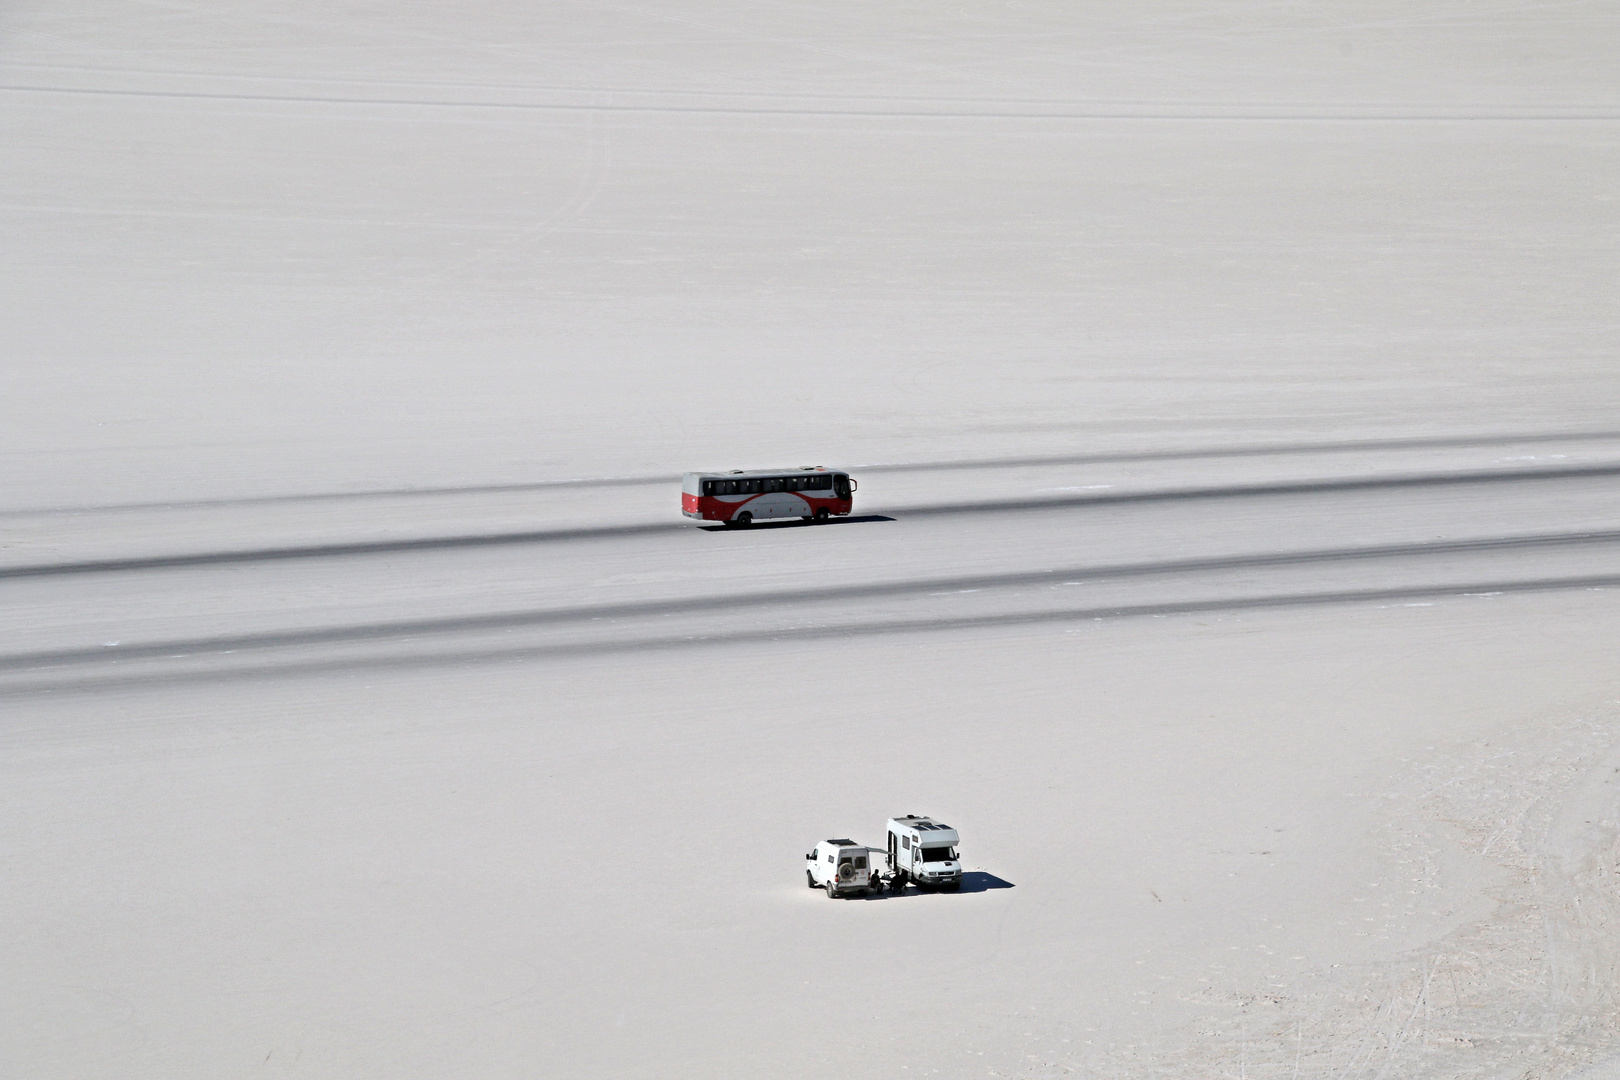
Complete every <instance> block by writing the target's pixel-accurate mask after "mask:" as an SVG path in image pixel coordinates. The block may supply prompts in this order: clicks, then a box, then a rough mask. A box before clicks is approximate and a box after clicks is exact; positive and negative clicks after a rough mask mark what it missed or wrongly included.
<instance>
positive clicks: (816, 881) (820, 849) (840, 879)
mask: <svg viewBox="0 0 1620 1080" xmlns="http://www.w3.org/2000/svg"><path fill="white" fill-rule="evenodd" d="M870 862H871V849H869V848H867V847H865V846H864V845H861V844H857V843H856V842H855V841H853V840H823V841H822V842H821V843H819V844H817V845H816V850H814V851H812V852H809V853H808V854H806V855H805V857H804V880H805V884H807V885H809V886H810V887H811V888H812V889H826V890H827V895H828V896H829V897H833V898H836V897H839V896H864V895H865V894H866V892H867V891H868V890H869V889H873V888H875V887H876V883H875V882H874V881H873V878H872V868H871V866H870Z"/></svg>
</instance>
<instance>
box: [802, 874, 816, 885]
mask: <svg viewBox="0 0 1620 1080" xmlns="http://www.w3.org/2000/svg"><path fill="white" fill-rule="evenodd" d="M804 883H805V884H806V885H808V886H809V887H810V888H812V889H813V888H815V887H816V875H814V874H812V873H811V872H810V871H808V870H806V871H805V872H804Z"/></svg>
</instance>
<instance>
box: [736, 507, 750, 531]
mask: <svg viewBox="0 0 1620 1080" xmlns="http://www.w3.org/2000/svg"><path fill="white" fill-rule="evenodd" d="M732 520H733V521H735V522H736V523H737V524H738V525H741V526H742V527H743V528H745V529H746V528H748V526H750V525H752V524H753V523H754V515H753V514H750V513H749V512H748V511H747V510H744V511H743V512H742V513H740V514H738V515H737V516H736V517H735V518H733V519H732Z"/></svg>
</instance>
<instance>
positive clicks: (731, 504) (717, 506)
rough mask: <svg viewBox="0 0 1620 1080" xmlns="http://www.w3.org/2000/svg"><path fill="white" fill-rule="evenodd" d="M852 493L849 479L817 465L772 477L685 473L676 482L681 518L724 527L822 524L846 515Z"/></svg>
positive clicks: (737, 472) (764, 474)
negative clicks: (774, 521)
mask: <svg viewBox="0 0 1620 1080" xmlns="http://www.w3.org/2000/svg"><path fill="white" fill-rule="evenodd" d="M855 487H856V485H855V481H853V480H851V479H850V478H849V474H848V473H844V472H838V471H836V470H834V469H824V468H822V467H821V466H819V465H806V466H804V467H802V468H799V469H792V470H783V471H771V472H764V471H760V472H744V471H743V470H741V469H737V470H734V471H732V472H724V473H707V472H689V473H686V474H685V475H683V476H682V477H681V513H683V514H685V515H686V516H687V517H689V518H697V519H699V520H700V521H722V522H725V523H726V524H727V525H752V524H753V523H754V522H755V521H761V520H764V519H765V518H786V517H798V518H803V519H804V520H806V521H814V522H822V521H826V520H827V519H828V518H829V517H832V516H833V515H835V514H836V515H838V516H840V517H842V516H843V515H845V514H848V513H849V511H850V507H851V506H853V505H854V498H853V493H854V491H855Z"/></svg>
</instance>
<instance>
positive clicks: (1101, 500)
mask: <svg viewBox="0 0 1620 1080" xmlns="http://www.w3.org/2000/svg"><path fill="white" fill-rule="evenodd" d="M1606 476H1620V465H1579V466H1570V467H1567V468H1561V469H1535V470H1528V469H1499V470H1489V471H1473V472H1461V473H1430V474H1426V475H1416V476H1410V475H1409V476H1384V477H1348V478H1344V479H1335V480H1310V481H1285V482H1282V483H1271V484H1238V485H1231V486H1226V487H1210V488H1173V489H1169V490H1158V491H1140V492H1119V493H1117V494H1095V493H1094V494H1089V495H1076V496H1068V497H1060V498H1033V499H1031V498H1026V499H997V500H989V501H984V502H971V503H962V502H953V503H934V504H924V505H918V506H909V507H899V508H894V509H893V511H892V512H893V513H895V514H899V515H901V516H902V517H938V516H954V515H965V514H991V513H1009V512H1015V511H1032V510H1072V509H1078V508H1083V507H1093V506H1117V505H1124V504H1132V503H1156V502H1183V501H1190V500H1199V499H1234V498H1252V497H1260V496H1277V495H1321V494H1328V493H1331V492H1344V491H1377V490H1399V489H1403V488H1417V487H1444V486H1456V485H1467V484H1489V483H1526V482H1532V481H1548V480H1569V479H1589V478H1593V477H1606ZM835 520H836V521H838V522H839V523H842V524H852V523H856V522H858V521H875V520H891V519H889V518H886V517H884V516H883V515H877V514H867V515H861V516H859V517H856V518H843V519H835ZM692 528H693V526H691V525H688V524H685V523H682V522H668V523H657V524H652V523H647V524H637V525H606V526H596V527H590V528H573V529H538V530H528V531H523V532H510V533H476V534H472V535H467V536H439V537H426V538H420V539H409V540H376V541H363V542H357V543H346V544H312V545H307V546H287V547H274V548H247V549H241V550H236V551H215V552H201V553H197V554H191V555H153V556H141V557H136V558H128V559H92V560H85V561H81V562H66V563H40V564H36V565H33V566H9V567H0V580H7V579H10V580H15V579H20V578H37V577H52V576H58V575H64V574H105V573H124V572H129V571H138V570H167V569H178V568H186V567H199V566H218V565H225V564H236V563H256V562H277V561H283V560H288V559H322V558H339V557H350V556H357V555H380V554H398V553H404V552H424V551H446V550H455V549H462V548H481V547H500V546H509V545H521V544H542V543H555V542H558V541H568V540H610V539H623V538H626V537H631V536H655V535H659V534H664V533H669V534H673V533H676V532H680V531H683V530H690V529H692ZM770 531H772V530H771V529H770V527H769V526H766V527H765V528H763V529H761V530H760V532H761V533H769V532H770Z"/></svg>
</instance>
